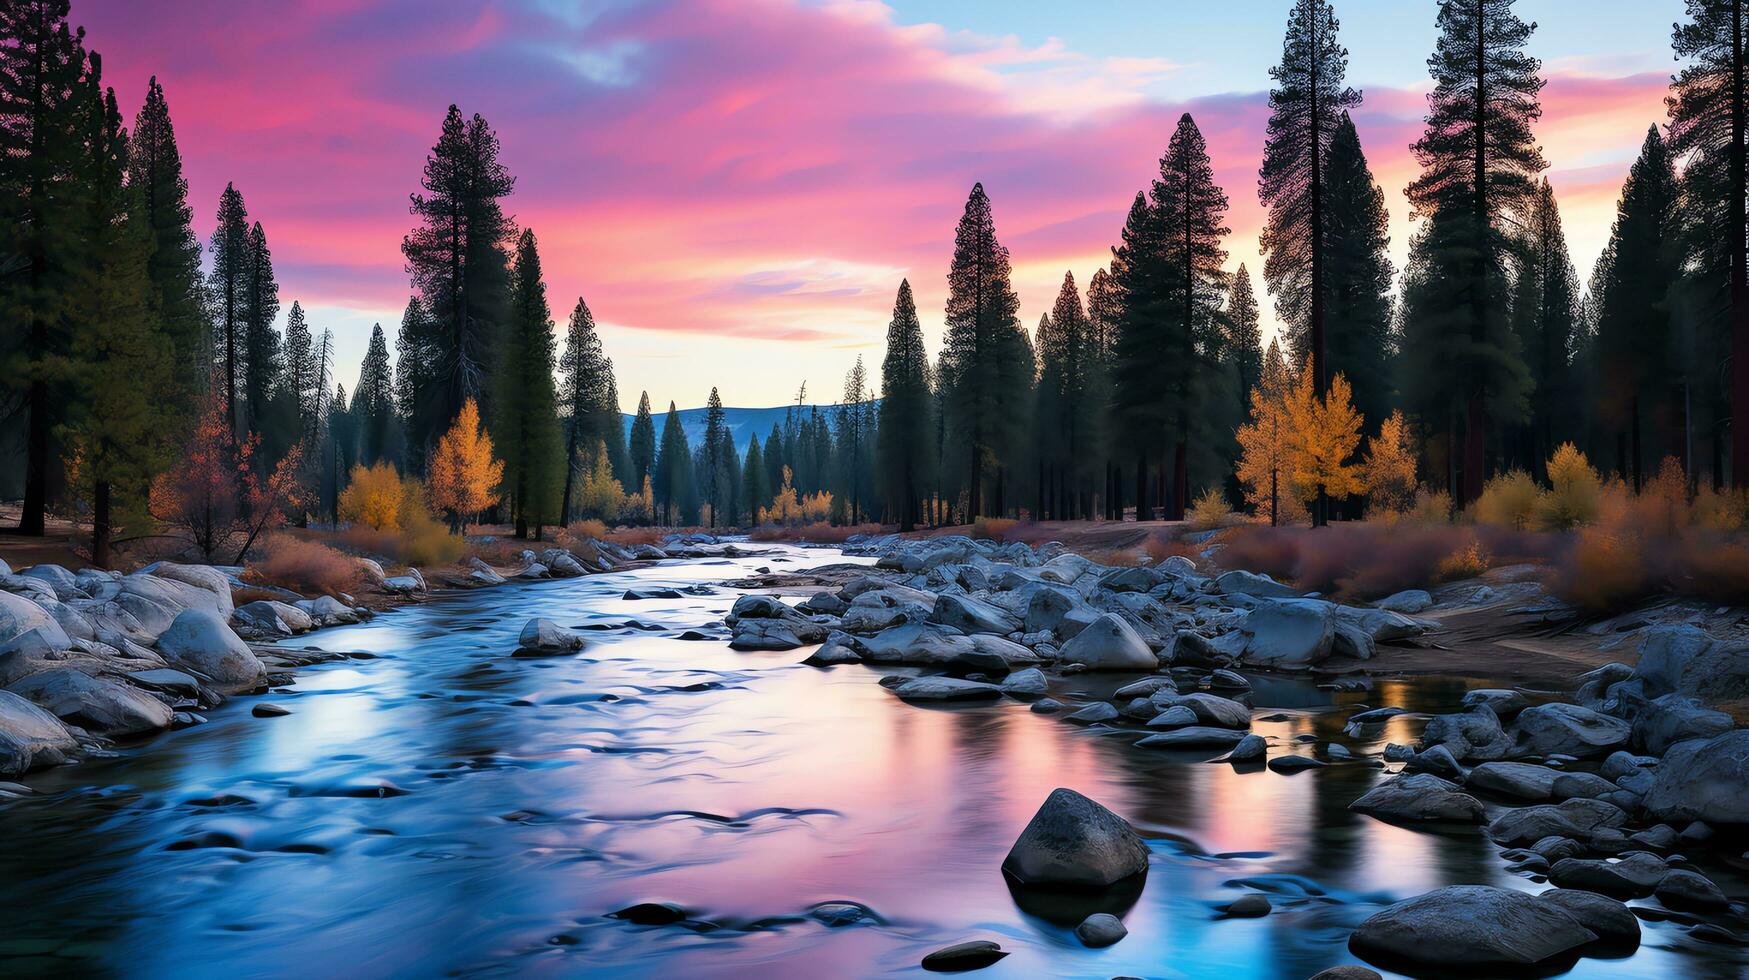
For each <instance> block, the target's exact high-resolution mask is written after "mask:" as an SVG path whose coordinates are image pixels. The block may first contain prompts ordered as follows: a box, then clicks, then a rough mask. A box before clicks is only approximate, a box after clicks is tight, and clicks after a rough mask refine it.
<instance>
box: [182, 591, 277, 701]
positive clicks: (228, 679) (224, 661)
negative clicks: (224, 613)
mask: <svg viewBox="0 0 1749 980" xmlns="http://www.w3.org/2000/svg"><path fill="white" fill-rule="evenodd" d="M158 652H159V653H161V654H163V655H164V659H166V660H168V661H169V662H170V664H171V665H172V666H175V667H179V668H181V669H183V670H186V671H189V672H191V673H195V674H198V675H200V676H201V677H204V678H206V680H207V683H208V684H209V685H211V686H212V687H213V689H214V690H217V691H218V692H219V693H221V694H236V693H238V692H240V691H252V690H254V689H255V688H258V687H260V686H261V685H262V684H264V683H266V681H267V668H266V667H265V666H263V665H262V663H261V661H260V660H259V659H257V658H256V656H255V653H254V651H252V650H250V649H249V645H248V644H246V643H244V642H243V640H242V638H240V637H239V636H237V634H236V633H234V632H232V631H231V627H230V626H228V625H226V624H225V621H224V620H223V619H220V618H219V616H218V615H217V614H215V613H213V612H210V611H208V610H205V609H184V610H183V611H182V612H179V613H177V614H176V618H175V619H174V620H173V621H171V623H170V628H169V629H167V630H165V631H164V632H163V634H162V635H160V636H159V637H158Z"/></svg>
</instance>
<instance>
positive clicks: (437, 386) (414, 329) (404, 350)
mask: <svg viewBox="0 0 1749 980" xmlns="http://www.w3.org/2000/svg"><path fill="white" fill-rule="evenodd" d="M435 329H436V328H435V326H434V325H433V323H432V321H431V313H430V311H428V310H427V309H426V308H425V303H424V301H423V300H421V299H420V298H419V297H418V296H417V295H415V296H409V297H407V306H406V308H405V309H403V310H402V311H401V327H400V329H399V330H397V331H396V332H395V412H396V414H397V415H398V416H399V417H400V420H401V426H402V432H403V439H402V442H403V446H402V455H403V457H404V460H405V462H406V469H407V472H409V473H423V472H424V471H425V462H426V457H427V456H428V454H429V453H430V450H431V442H429V441H428V440H435V439H436V438H437V436H438V435H439V434H440V430H439V429H438V428H437V427H436V426H433V425H431V424H430V422H431V419H432V418H433V417H434V416H435V415H436V414H437V413H438V412H440V411H441V398H440V397H439V396H440V395H441V393H442V392H441V388H442V385H441V382H440V377H441V376H440V374H439V370H438V358H439V351H438V349H437V346H436V342H435V341H436V338H435V337H434V331H435Z"/></svg>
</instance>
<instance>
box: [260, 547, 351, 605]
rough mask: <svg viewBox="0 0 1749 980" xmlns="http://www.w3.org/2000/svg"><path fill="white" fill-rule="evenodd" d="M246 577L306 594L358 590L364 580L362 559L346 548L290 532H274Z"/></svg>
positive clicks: (329, 593)
mask: <svg viewBox="0 0 1749 980" xmlns="http://www.w3.org/2000/svg"><path fill="white" fill-rule="evenodd" d="M243 580H244V581H246V582H255V583H258V584H261V585H272V586H276V587H278V588H282V589H290V590H292V591H293V592H298V593H302V594H304V595H318V594H328V595H334V594H337V593H340V592H354V591H357V589H358V587H359V584H360V583H361V582H362V581H363V575H362V573H361V572H360V570H359V567H358V562H357V561H356V560H355V559H354V558H353V557H352V556H351V555H348V554H346V553H345V552H341V551H337V550H335V549H333V548H330V547H328V546H327V545H325V544H322V543H320V542H317V541H310V540H306V539H303V538H298V537H294V536H292V535H289V534H275V535H272V536H270V537H269V538H268V539H267V540H266V541H265V542H263V544H262V546H261V553H260V557H259V558H257V559H256V560H254V561H252V562H250V563H249V565H248V567H246V568H245V569H244V570H243Z"/></svg>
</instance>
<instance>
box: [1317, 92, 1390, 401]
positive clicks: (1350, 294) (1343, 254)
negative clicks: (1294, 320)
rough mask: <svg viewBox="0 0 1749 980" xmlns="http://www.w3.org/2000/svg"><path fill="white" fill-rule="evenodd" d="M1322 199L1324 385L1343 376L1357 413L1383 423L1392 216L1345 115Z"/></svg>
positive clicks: (1387, 373) (1339, 123) (1387, 396)
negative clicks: (1334, 375) (1337, 374)
mask: <svg viewBox="0 0 1749 980" xmlns="http://www.w3.org/2000/svg"><path fill="white" fill-rule="evenodd" d="M1324 196H1325V201H1326V204H1325V223H1324V251H1325V262H1324V271H1323V275H1324V296H1325V300H1324V337H1325V345H1326V346H1325V363H1326V372H1327V373H1326V376H1325V380H1326V382H1328V375H1329V374H1330V373H1335V372H1338V371H1340V372H1341V373H1342V374H1343V375H1344V376H1346V377H1347V378H1348V383H1349V385H1350V386H1351V387H1352V390H1353V392H1354V407H1355V408H1356V409H1357V410H1358V411H1359V412H1360V413H1361V415H1362V416H1363V417H1365V418H1368V419H1382V418H1384V417H1385V415H1386V414H1387V413H1388V412H1389V410H1390V406H1391V402H1392V391H1393V388H1394V384H1393V377H1392V367H1393V366H1392V363H1391V312H1392V310H1391V288H1392V275H1393V271H1394V270H1393V269H1392V267H1391V259H1390V255H1389V251H1388V250H1389V248H1390V244H1391V234H1390V213H1389V212H1387V211H1386V210H1385V195H1384V191H1382V190H1380V189H1379V186H1378V185H1377V184H1376V183H1374V182H1373V177H1372V171H1371V169H1370V168H1369V167H1368V166H1367V163H1366V155H1365V154H1364V153H1363V152H1362V151H1361V148H1360V134H1359V133H1357V132H1356V131H1355V128H1354V121H1353V120H1352V119H1350V118H1349V117H1348V114H1347V113H1346V112H1345V113H1343V114H1342V117H1341V118H1340V119H1338V120H1337V123H1336V132H1335V135H1334V136H1332V138H1331V140H1330V148H1329V154H1328V165H1327V166H1326V168H1325V184H1324ZM1294 352H1295V355H1296V356H1305V355H1306V354H1307V353H1309V352H1307V351H1303V350H1301V349H1300V348H1297V347H1296V348H1295V349H1294Z"/></svg>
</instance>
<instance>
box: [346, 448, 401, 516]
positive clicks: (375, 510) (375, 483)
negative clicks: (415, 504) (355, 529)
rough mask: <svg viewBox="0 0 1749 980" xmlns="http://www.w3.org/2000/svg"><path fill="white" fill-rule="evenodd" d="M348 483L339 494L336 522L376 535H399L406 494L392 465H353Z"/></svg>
mask: <svg viewBox="0 0 1749 980" xmlns="http://www.w3.org/2000/svg"><path fill="white" fill-rule="evenodd" d="M351 481H352V482H350V483H348V484H347V485H346V489H345V490H344V491H342V492H341V494H340V519H341V520H343V521H350V522H352V523H354V524H367V525H369V526H371V527H374V528H376V529H377V530H379V531H399V530H400V529H401V505H402V502H403V500H404V499H405V496H406V494H405V491H404V488H403V487H402V485H401V474H400V473H399V472H397V471H396V470H395V467H394V465H393V464H391V463H389V462H387V461H384V462H380V463H378V464H376V465H375V466H364V465H362V464H360V465H356V466H354V467H353V468H352V477H351Z"/></svg>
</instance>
